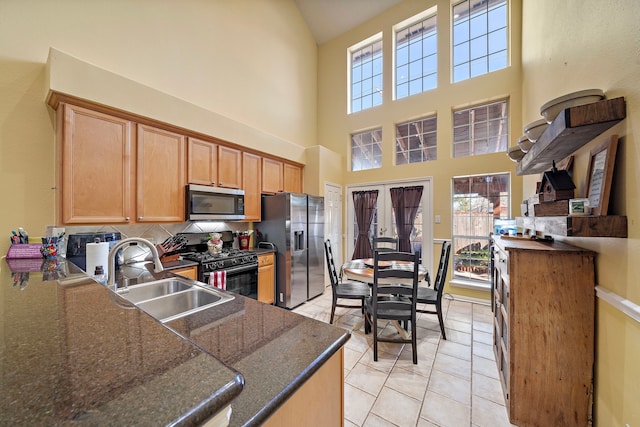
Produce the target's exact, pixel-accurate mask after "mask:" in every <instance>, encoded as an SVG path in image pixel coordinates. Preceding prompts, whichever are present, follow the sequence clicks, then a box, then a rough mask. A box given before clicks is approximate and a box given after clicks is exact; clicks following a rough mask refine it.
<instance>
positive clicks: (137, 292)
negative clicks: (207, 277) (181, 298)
mask: <svg viewBox="0 0 640 427" xmlns="http://www.w3.org/2000/svg"><path fill="white" fill-rule="evenodd" d="M192 287H193V285H192V284H191V283H188V282H185V281H184V280H180V279H163V280H158V281H155V282H148V283H142V284H140V285H134V286H129V287H128V288H126V289H124V288H119V289H118V294H120V296H122V297H123V298H125V299H127V300H129V301H131V302H132V303H134V304H135V303H138V302H141V301H146V300H150V299H153V298H158V297H161V296H164V295H169V294H173V293H175V292H180V291H186V290H187V289H191V288H192Z"/></svg>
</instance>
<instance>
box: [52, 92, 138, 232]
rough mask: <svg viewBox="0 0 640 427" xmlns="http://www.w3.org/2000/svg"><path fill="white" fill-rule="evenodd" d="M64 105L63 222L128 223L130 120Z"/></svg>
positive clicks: (62, 125) (129, 217)
mask: <svg viewBox="0 0 640 427" xmlns="http://www.w3.org/2000/svg"><path fill="white" fill-rule="evenodd" d="M61 107H62V109H63V112H61V114H64V121H63V122H62V124H61V126H60V132H61V135H59V140H60V141H61V152H60V158H61V162H62V164H61V168H60V170H61V174H62V179H61V182H60V186H61V189H60V191H61V199H62V202H61V206H60V208H61V216H60V217H61V218H62V223H64V224H86V223H127V222H129V220H130V219H131V173H132V172H131V163H132V158H131V148H132V147H131V139H132V134H131V129H132V124H131V122H130V121H128V120H124V119H120V118H117V117H113V116H109V115H107V114H102V113H97V112H94V111H91V110H87V109H84V108H80V107H76V106H73V105H68V104H61Z"/></svg>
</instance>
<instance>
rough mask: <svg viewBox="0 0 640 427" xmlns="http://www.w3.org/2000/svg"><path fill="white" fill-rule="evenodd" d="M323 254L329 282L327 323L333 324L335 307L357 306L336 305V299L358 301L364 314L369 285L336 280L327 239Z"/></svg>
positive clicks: (353, 306)
mask: <svg viewBox="0 0 640 427" xmlns="http://www.w3.org/2000/svg"><path fill="white" fill-rule="evenodd" d="M324 253H325V255H326V257H327V268H328V269H329V279H330V280H331V294H332V302H331V319H330V320H329V323H331V324H333V316H334V314H335V312H336V307H345V308H357V307H358V306H355V305H349V304H341V303H338V299H352V300H357V299H359V300H360V310H361V311H362V312H363V313H364V300H365V298H367V297H368V296H369V295H371V291H370V288H369V285H368V284H366V283H362V282H345V281H340V280H339V279H338V273H337V272H336V265H335V262H334V260H333V252H332V251H331V242H330V241H329V240H328V239H327V240H325V242H324Z"/></svg>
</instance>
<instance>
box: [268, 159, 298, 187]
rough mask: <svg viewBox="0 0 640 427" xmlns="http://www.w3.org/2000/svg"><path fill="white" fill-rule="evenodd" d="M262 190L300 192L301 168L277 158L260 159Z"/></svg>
mask: <svg viewBox="0 0 640 427" xmlns="http://www.w3.org/2000/svg"><path fill="white" fill-rule="evenodd" d="M262 192H263V193H267V194H275V193H282V192H286V193H301V192H302V168H300V167H299V166H295V165H291V164H289V163H284V162H281V161H279V160H275V159H269V158H263V159H262Z"/></svg>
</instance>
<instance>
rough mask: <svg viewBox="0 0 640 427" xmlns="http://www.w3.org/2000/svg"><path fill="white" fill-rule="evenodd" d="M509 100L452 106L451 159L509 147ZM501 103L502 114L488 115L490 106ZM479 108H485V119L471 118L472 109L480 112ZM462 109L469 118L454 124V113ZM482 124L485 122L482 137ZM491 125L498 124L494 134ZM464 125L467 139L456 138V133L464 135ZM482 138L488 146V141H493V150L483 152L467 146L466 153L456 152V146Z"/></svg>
mask: <svg viewBox="0 0 640 427" xmlns="http://www.w3.org/2000/svg"><path fill="white" fill-rule="evenodd" d="M509 101H510V99H509V98H508V97H507V98H499V99H495V100H490V101H487V102H485V103H481V104H474V105H470V106H465V107H460V108H454V109H453V110H452V111H451V135H452V141H451V157H452V158H453V159H459V158H463V157H476V156H481V155H485V154H495V153H503V152H506V151H507V149H508V147H509V134H510V130H509V125H510V118H511V103H510V102H509ZM502 103H504V106H505V107H504V114H503V115H502V116H500V117H497V116H496V117H490V109H491V107H492V106H494V105H497V104H502ZM480 109H486V110H487V114H486V119H485V120H475V119H473V118H472V117H471V116H475V114H474V113H472V111H478V112H480ZM463 111H468V112H469V115H470V117H469V119H468V120H467V121H466V125H465V124H464V122H463V123H462V124H459V123H458V124H456V123H457V122H456V114H458V113H461V112H463ZM482 124H486V134H485V137H484V138H482V134H481V131H482V126H481V125H482ZM476 125H477V128H476ZM491 125H494V127H495V126H496V125H497V126H498V132H497V133H496V134H495V135H494V134H491ZM465 127H466V128H467V132H468V135H469V137H468V139H466V140H464V139H460V140H456V139H457V138H458V135H461V134H462V135H464V133H465V130H464V128H465ZM476 132H478V133H480V136H479V137H478V138H475V135H476ZM482 140H485V143H486V144H487V147H488V146H489V143H490V141H493V142H495V143H496V150H494V151H488V150H487V151H485V152H475V150H472V149H471V148H469V149H468V151H467V154H460V155H458V154H456V148H458V147H460V144H462V143H464V142H466V143H467V144H469V145H474V144H476V143H478V142H482Z"/></svg>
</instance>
